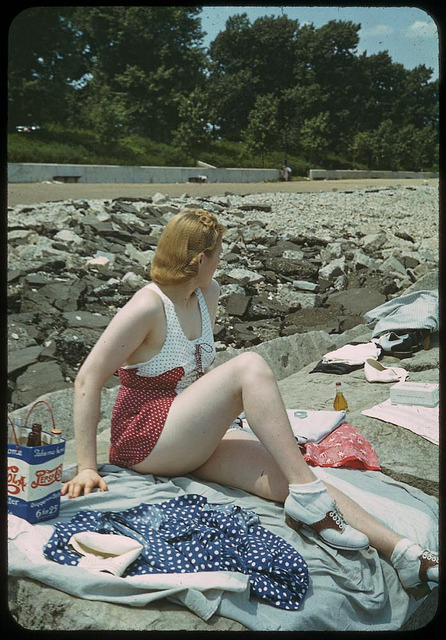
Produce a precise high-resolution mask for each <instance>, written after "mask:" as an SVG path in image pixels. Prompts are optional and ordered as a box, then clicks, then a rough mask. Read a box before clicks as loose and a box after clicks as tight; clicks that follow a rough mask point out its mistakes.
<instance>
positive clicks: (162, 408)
mask: <svg viewBox="0 0 446 640" xmlns="http://www.w3.org/2000/svg"><path fill="white" fill-rule="evenodd" d="M183 376H184V369H183V367H177V368H175V369H171V370H170V371H166V372H165V373H163V374H161V375H159V376H151V377H146V376H138V374H137V372H136V369H120V370H119V378H120V381H121V387H120V389H119V391H118V395H117V398H116V402H115V405H114V407H113V413H112V419H111V439H110V451H109V458H110V462H111V464H115V465H118V466H121V467H132V466H133V465H135V464H138V463H140V462H142V461H143V460H145V458H147V456H148V455H149V453H150V452H151V451H152V449H153V447H154V446H155V444H156V443H157V441H158V438H159V437H160V435H161V432H162V430H163V427H164V424H165V422H166V419H167V414H168V413H169V410H170V407H171V405H172V402H173V401H174V399H175V398H176V396H177V392H176V387H177V384H178V382H179V381H180V380H181V378H182V377H183Z"/></svg>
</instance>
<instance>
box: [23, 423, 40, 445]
mask: <svg viewBox="0 0 446 640" xmlns="http://www.w3.org/2000/svg"><path fill="white" fill-rule="evenodd" d="M41 444H42V425H41V424H39V423H38V422H35V423H34V424H33V426H32V427H31V431H30V433H29V436H28V442H27V443H26V445H27V446H28V447H40V445H41Z"/></svg>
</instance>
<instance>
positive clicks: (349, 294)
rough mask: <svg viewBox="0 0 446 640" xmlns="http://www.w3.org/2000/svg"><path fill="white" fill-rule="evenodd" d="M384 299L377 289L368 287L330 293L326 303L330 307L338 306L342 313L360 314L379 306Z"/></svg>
mask: <svg viewBox="0 0 446 640" xmlns="http://www.w3.org/2000/svg"><path fill="white" fill-rule="evenodd" d="M385 301H386V298H385V296H383V295H382V294H380V293H379V292H377V291H374V290H370V289H362V288H359V289H346V290H345V291H339V292H338V293H332V294H331V295H329V296H328V298H327V301H326V305H327V306H328V307H329V308H330V307H331V306H332V305H335V306H338V305H339V306H340V307H341V310H342V313H343V314H344V315H349V314H352V315H356V316H361V315H363V314H364V313H365V312H366V311H370V310H371V309H375V307H379V305H380V304H383V303H384V302H385Z"/></svg>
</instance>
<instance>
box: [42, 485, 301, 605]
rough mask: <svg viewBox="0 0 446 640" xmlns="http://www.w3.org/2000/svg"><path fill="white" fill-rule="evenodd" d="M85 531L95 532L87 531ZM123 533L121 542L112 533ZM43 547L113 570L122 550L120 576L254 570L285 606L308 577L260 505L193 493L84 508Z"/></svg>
mask: <svg viewBox="0 0 446 640" xmlns="http://www.w3.org/2000/svg"><path fill="white" fill-rule="evenodd" d="M86 532H90V535H89V536H87V537H86V536H85V535H84V536H83V537H82V535H81V534H82V533H84V534H85V533H86ZM92 533H95V534H96V535H95V536H92ZM98 534H100V536H99V538H98ZM101 536H102V539H101ZM121 536H122V537H123V539H122V540H121V541H120V545H117V541H116V540H115V538H118V537H121ZM117 549H119V550H121V551H122V554H121V557H120V558H119V556H120V554H119V551H117ZM44 555H45V557H46V558H47V559H48V560H53V561H55V562H58V563H60V564H68V565H72V566H77V565H80V566H82V567H83V568H86V569H91V570H92V571H105V572H108V573H115V572H114V566H113V565H115V566H116V560H115V558H116V557H118V558H119V564H120V565H121V567H122V569H123V570H122V572H119V573H121V574H122V577H123V578H126V577H129V576H138V575H145V574H160V573H161V574H169V573H175V574H184V573H197V572H204V575H206V572H215V571H233V572H234V571H235V572H240V573H243V574H247V575H248V576H249V583H250V586H251V592H252V593H253V594H255V595H256V596H257V597H258V598H261V599H264V600H266V601H267V602H269V603H270V604H272V605H274V606H275V607H279V608H281V609H288V610H295V609H298V608H299V606H300V605H301V603H302V602H303V599H304V597H305V594H306V591H307V589H308V583H309V577H308V567H307V564H306V562H305V560H304V559H303V557H302V556H301V555H300V554H299V553H298V552H297V551H296V549H294V548H293V547H292V546H291V545H290V544H288V543H287V542H285V540H283V539H282V538H280V537H279V536H277V535H274V534H273V533H271V532H270V531H268V530H267V529H265V528H264V527H262V526H261V525H260V524H259V516H258V515H257V514H256V513H254V512H253V511H248V510H246V509H242V508H241V507H239V506H237V505H220V504H209V503H208V501H207V500H206V498H205V497H204V496H201V495H194V494H186V495H183V496H180V497H178V498H174V499H173V500H167V501H164V502H161V503H159V504H152V505H151V504H144V503H142V504H140V505H138V506H137V507H132V508H130V509H126V510H125V511H105V512H100V511H90V510H88V511H80V512H79V513H77V514H76V515H75V517H74V518H72V520H70V522H57V523H56V524H55V526H54V532H53V534H52V536H51V538H50V539H49V541H48V543H47V544H46V545H45V547H44ZM111 556H114V558H113V560H112V561H110V557H111ZM124 556H125V557H126V559H127V560H128V562H127V563H125V561H124V560H123V557H124Z"/></svg>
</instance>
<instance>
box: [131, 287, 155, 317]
mask: <svg viewBox="0 0 446 640" xmlns="http://www.w3.org/2000/svg"><path fill="white" fill-rule="evenodd" d="M162 310H163V301H162V299H161V297H160V296H159V295H158V293H157V292H156V291H154V290H153V289H151V288H150V287H149V285H146V286H145V287H142V288H141V289H139V290H138V291H136V292H135V293H134V294H133V296H132V297H131V298H130V300H129V301H128V302H127V303H126V304H125V305H124V306H123V307H122V311H124V312H127V313H128V312H133V313H138V314H141V315H146V316H147V315H149V316H154V315H158V314H159V313H160V311H162Z"/></svg>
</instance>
